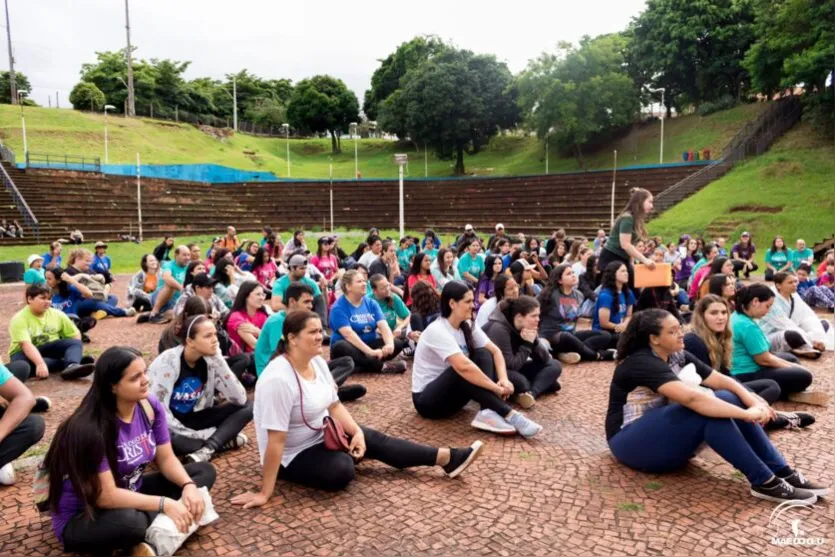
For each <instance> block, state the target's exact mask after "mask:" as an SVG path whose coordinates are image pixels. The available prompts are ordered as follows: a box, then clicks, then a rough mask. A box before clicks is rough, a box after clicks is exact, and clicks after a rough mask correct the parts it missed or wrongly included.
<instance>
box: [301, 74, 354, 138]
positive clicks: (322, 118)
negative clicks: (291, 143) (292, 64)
mask: <svg viewBox="0 0 835 557" xmlns="http://www.w3.org/2000/svg"><path fill="white" fill-rule="evenodd" d="M358 117H359V101H358V100H357V96H356V95H355V94H354V93H353V92H352V91H351V90H350V89H348V87H347V86H346V85H345V83H344V82H343V81H342V80H341V79H336V78H334V77H331V76H329V75H317V76H314V77H311V78H310V79H304V80H302V81H300V82H299V83H298V84H297V85H296V87H295V89H294V90H293V96H292V97H291V98H290V103H289V105H288V106H287V118H288V119H289V120H290V125H291V126H293V127H294V128H297V129H301V130H306V131H310V132H314V133H321V132H327V133H328V134H330V136H331V146H332V151H333V152H334V153H341V152H342V148H341V144H340V143H341V136H342V133H343V132H344V131H346V130H347V128H348V124H349V123H351V122H357V121H358Z"/></svg>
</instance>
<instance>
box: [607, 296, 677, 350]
mask: <svg viewBox="0 0 835 557" xmlns="http://www.w3.org/2000/svg"><path fill="white" fill-rule="evenodd" d="M670 315H672V314H671V313H670V312H668V311H665V310H663V309H657V308H650V309H645V310H643V311H639V312H638V313H636V314H635V315H633V316H632V319H630V320H629V324H628V325H627V326H626V330H625V331H624V332H623V333H622V334H621V335H620V340H618V360H619V361H622V360H625V359H626V358H628V357H629V356H631V355H632V354H634V353H635V352H636V351H637V350H641V349H642V348H649V337H650V335H656V336H658V335H659V334H661V329H662V327H661V322H662V321H664V319H666V318H667V317H669V316H670Z"/></svg>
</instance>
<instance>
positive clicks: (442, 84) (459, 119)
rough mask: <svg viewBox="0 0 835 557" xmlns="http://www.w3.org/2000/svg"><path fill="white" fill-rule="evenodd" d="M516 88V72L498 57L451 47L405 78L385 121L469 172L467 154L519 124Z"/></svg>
mask: <svg viewBox="0 0 835 557" xmlns="http://www.w3.org/2000/svg"><path fill="white" fill-rule="evenodd" d="M514 92H515V89H514V88H513V76H512V75H511V73H510V70H508V68H507V65H506V64H504V63H502V62H498V61H497V60H496V58H495V57H494V56H487V55H475V54H473V53H472V52H470V51H468V50H452V49H448V50H446V51H445V52H443V53H441V54H439V55H438V56H436V57H434V58H432V59H430V60H427V61H426V62H424V63H423V64H421V65H420V66H419V67H418V68H417V69H415V70H413V71H411V72H409V73H408V74H407V75H406V76H405V77H404V79H403V82H402V83H401V88H400V89H399V90H397V91H395V93H393V94H392V95H390V96H389V97H388V98H387V99H386V100H385V101H384V102H383V105H382V109H381V111H380V125H381V126H382V128H383V129H386V130H392V129H403V130H405V131H406V132H407V133H408V135H409V137H410V138H411V139H412V140H413V141H417V142H419V143H427V144H428V145H429V146H430V147H432V148H433V149H434V151H435V153H436V154H437V156H438V157H439V158H442V159H451V158H454V159H455V173H456V174H463V173H464V153H465V152H470V153H475V152H478V150H479V149H481V148H482V147H483V146H485V145H487V143H488V142H489V141H490V138H491V137H493V136H494V135H496V134H497V133H498V132H499V130H500V129H501V128H508V127H511V126H514V125H515V124H516V122H517V120H518V108H517V107H516V103H515V98H514V96H513V95H514Z"/></svg>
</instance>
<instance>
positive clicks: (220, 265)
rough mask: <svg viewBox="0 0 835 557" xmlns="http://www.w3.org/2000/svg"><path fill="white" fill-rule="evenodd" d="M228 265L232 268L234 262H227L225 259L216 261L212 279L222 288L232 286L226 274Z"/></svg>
mask: <svg viewBox="0 0 835 557" xmlns="http://www.w3.org/2000/svg"><path fill="white" fill-rule="evenodd" d="M227 251H228V250H227ZM230 265H231V266H233V267H234V266H235V262H234V261H229V260H228V259H225V258H224V259H221V260H220V261H218V262H217V264H216V265H215V274H214V277H215V279H217V281H218V282H219V283H221V284H222V285H223V286H229V285H230V284H232V279H231V277H230V276H229V275H228V274H227V273H226V267H229V266H230Z"/></svg>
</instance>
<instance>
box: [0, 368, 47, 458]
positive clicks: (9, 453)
mask: <svg viewBox="0 0 835 557" xmlns="http://www.w3.org/2000/svg"><path fill="white" fill-rule="evenodd" d="M27 371H28V370H27ZM5 412H6V409H5V408H0V418H2V417H3V414H4V413H5ZM45 429H46V424H45V423H44V420H43V418H42V417H41V416H37V415H35V414H29V415H28V416H26V417H25V418H23V421H22V422H20V423H19V424H17V427H16V428H14V429H13V430H12V431H10V432H9V434H8V435H6V437H5V439H3V440H2V441H0V468H2V467H3V466H5V465H7V464H8V463H10V462H11V461H13V460H14V459H16V458H17V457H19V456H20V455H22V454H23V453H25V452H26V451H27V450H29V447H32V446H34V445H35V444H37V443H38V441H40V440H41V439H42V438H43V433H44V430H45Z"/></svg>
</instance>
